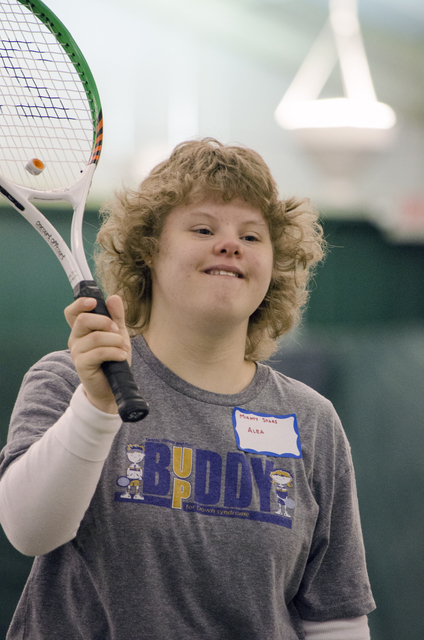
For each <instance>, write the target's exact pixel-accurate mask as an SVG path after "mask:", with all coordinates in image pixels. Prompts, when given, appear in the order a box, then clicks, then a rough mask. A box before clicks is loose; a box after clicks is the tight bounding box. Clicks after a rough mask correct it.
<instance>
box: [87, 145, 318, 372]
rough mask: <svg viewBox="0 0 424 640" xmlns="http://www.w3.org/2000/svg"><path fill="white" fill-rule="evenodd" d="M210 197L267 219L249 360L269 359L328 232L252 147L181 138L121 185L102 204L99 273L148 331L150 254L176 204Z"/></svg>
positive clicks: (131, 323)
mask: <svg viewBox="0 0 424 640" xmlns="http://www.w3.org/2000/svg"><path fill="white" fill-rule="evenodd" d="M205 197H212V198H217V197H218V198H220V199H221V200H223V201H224V202H230V201H231V200H233V199H235V198H240V199H242V200H244V201H245V202H247V203H248V204H250V205H253V206H255V207H257V208H258V209H259V210H260V211H261V212H262V215H263V217H264V219H265V220H266V222H267V223H268V227H269V233H270V237H271V242H272V246H273V251H274V268H273V273H272V278H271V283H270V286H269V289H268V292H267V294H266V296H265V298H264V300H263V301H262V303H261V304H260V305H259V307H258V308H257V309H256V311H255V312H254V313H253V314H252V315H251V316H250V319H249V326H248V332H247V340H246V350H245V358H246V359H247V360H251V361H257V360H264V359H267V358H269V357H270V356H271V354H272V353H273V352H274V351H275V350H276V348H277V339H278V338H279V337H280V336H282V335H283V334H285V333H287V332H288V331H289V330H290V329H291V328H292V327H293V326H294V325H295V324H296V323H297V322H298V321H299V319H300V314H301V310H302V308H303V307H304V305H305V303H306V301H307V298H308V283H309V281H310V278H311V275H312V273H313V269H314V267H315V265H316V264H317V263H318V262H319V261H320V260H321V259H322V258H323V255H324V250H325V240H324V238H323V232H322V227H321V225H320V223H319V221H318V214H317V211H316V209H315V208H314V206H313V205H312V204H311V203H310V201H309V200H308V199H302V200H297V199H295V198H290V199H287V200H280V199H279V196H278V188H277V185H276V182H275V180H274V179H273V177H272V175H271V172H270V170H269V168H268V166H267V165H266V163H265V162H264V160H263V159H262V157H261V156H260V155H259V154H258V153H256V152H255V151H252V150H251V149H248V148H245V147H242V146H235V145H223V144H221V143H220V142H218V141H217V140H215V139H213V138H205V139H203V140H197V141H188V142H183V143H181V144H179V145H178V146H177V147H176V148H175V149H174V151H173V152H172V154H171V156H170V157H169V158H168V159H167V160H165V161H163V162H161V163H160V164H159V165H157V166H156V167H155V168H154V169H153V170H152V171H151V173H150V174H149V175H148V176H147V177H146V178H145V179H144V180H143V181H142V182H141V184H140V186H139V188H138V189H137V190H130V189H124V190H122V191H121V192H119V193H118V194H117V196H116V198H115V200H114V201H113V202H111V203H109V204H108V205H106V206H105V207H103V209H102V211H101V213H102V215H103V223H102V226H101V228H100V231H99V233H98V236H97V242H98V245H99V248H98V250H97V252H96V256H95V260H96V267H97V275H98V277H99V279H100V280H101V282H102V285H103V288H104V289H105V292H106V293H107V294H108V295H111V294H112V293H118V294H119V295H120V296H121V297H122V299H123V301H124V306H125V310H126V320H127V324H128V327H129V329H130V331H131V332H132V334H133V335H135V334H137V333H143V331H145V330H146V329H147V327H148V324H149V320H150V312H151V304H152V276H151V271H150V268H149V266H148V264H147V262H148V261H149V258H151V257H152V256H153V255H154V254H155V253H157V252H158V251H159V244H160V236H161V233H162V229H163V226H164V223H165V220H166V218H167V216H168V214H169V213H170V212H171V211H172V209H174V208H175V207H177V206H178V205H181V204H188V203H189V202H193V201H196V200H198V199H202V198H205Z"/></svg>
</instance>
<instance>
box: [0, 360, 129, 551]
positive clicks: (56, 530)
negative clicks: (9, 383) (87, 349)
mask: <svg viewBox="0 0 424 640" xmlns="http://www.w3.org/2000/svg"><path fill="white" fill-rule="evenodd" d="M53 369H54V367H53ZM55 375H56V374H54V375H53V378H52V373H51V371H49V374H48V375H47V376H46V378H45V387H46V392H45V394H44V399H42V398H41V397H40V398H38V400H37V401H35V400H34V389H38V382H39V381H40V379H41V378H43V376H42V375H41V376H40V375H39V374H36V375H35V378H34V372H32V375H30V376H29V377H28V379H27V381H26V382H25V384H24V385H23V389H22V391H21V394H20V398H19V399H18V402H17V405H16V408H15V411H14V416H13V419H12V426H11V436H10V441H9V442H8V445H7V446H6V447H5V450H4V451H3V452H2V466H3V468H4V469H3V477H2V480H1V482H0V520H1V524H2V526H3V528H4V530H5V533H6V535H7V536H8V538H9V540H10V541H11V543H12V544H13V545H14V546H15V547H16V548H17V549H18V550H19V551H21V553H24V554H25V555H31V556H35V555H44V554H45V553H48V552H50V551H52V550H53V549H55V548H57V547H58V546H60V545H62V544H64V543H65V542H68V541H69V540H71V539H72V538H74V537H75V535H76V533H77V531H78V527H79V524H80V522H81V520H82V518H83V516H84V513H85V511H86V510H87V508H88V506H89V504H90V501H91V499H92V496H93V494H94V491H95V490H96V487H97V483H98V481H99V478H100V474H101V472H102V468H103V463H104V460H105V459H106V457H107V455H108V453H109V450H110V447H111V445H112V442H113V439H114V437H115V435H116V433H117V431H118V430H119V428H120V426H121V419H120V417H119V416H118V415H111V414H107V413H103V412H102V411H99V410H98V409H96V408H95V407H94V406H93V405H92V404H91V403H90V402H89V400H88V399H87V398H86V396H85V393H84V391H83V388H82V386H81V385H80V386H78V388H77V390H76V391H75V393H74V394H73V395H71V399H70V404H69V406H68V408H66V410H65V412H64V413H63V414H62V415H61V416H60V417H59V418H58V419H57V420H56V422H54V424H50V423H51V421H52V420H54V417H56V416H57V413H58V409H57V407H58V405H59V406H61V405H62V404H64V398H63V397H55V398H52V404H51V406H50V411H49V407H48V405H49V403H48V400H47V398H48V397H49V395H51V387H52V386H53V387H54V386H55V385H54V384H52V380H53V379H54V376H55ZM49 378H50V382H49ZM31 379H33V381H32V383H31ZM34 380H35V382H34ZM55 382H56V386H57V384H59V383H58V381H57V380H56V381H55ZM62 383H63V381H62ZM65 386H66V385H65ZM47 389H49V391H47ZM67 395H68V396H69V389H68V391H67ZM23 398H26V399H27V402H28V404H29V405H30V406H32V412H31V411H29V407H28V406H27V405H26V403H25V402H23V401H22V399H23ZM31 398H32V400H30V399H31ZM37 405H38V406H39V409H38V410H37V409H36V406H37ZM40 416H41V417H40ZM43 419H44V423H43ZM31 426H32V429H31ZM7 463H8V464H7Z"/></svg>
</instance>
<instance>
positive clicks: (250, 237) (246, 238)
mask: <svg viewBox="0 0 424 640" xmlns="http://www.w3.org/2000/svg"><path fill="white" fill-rule="evenodd" d="M243 237H244V239H245V240H247V241H248V242H257V241H258V240H259V239H258V238H257V237H256V236H249V235H248V236H243Z"/></svg>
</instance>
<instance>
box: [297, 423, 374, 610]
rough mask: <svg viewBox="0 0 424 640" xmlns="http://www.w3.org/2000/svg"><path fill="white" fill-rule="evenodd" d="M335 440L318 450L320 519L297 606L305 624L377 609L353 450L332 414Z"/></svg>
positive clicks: (328, 439) (316, 490)
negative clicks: (370, 575) (366, 551)
mask: <svg viewBox="0 0 424 640" xmlns="http://www.w3.org/2000/svg"><path fill="white" fill-rule="evenodd" d="M331 429H332V436H331V437H330V435H329V432H328V431H327V433H325V434H324V436H325V437H322V438H321V440H319V437H320V436H318V441H317V444H316V451H315V454H314V455H315V465H314V478H313V492H314V497H315V499H316V502H317V504H318V506H319V514H318V518H317V522H316V526H315V531H314V534H313V539H312V544H311V547H310V552H309V556H308V560H307V562H306V565H305V569H304V573H303V577H302V582H301V585H300V588H299V590H298V593H297V595H296V597H295V606H296V608H297V611H298V613H299V616H300V617H301V618H302V620H306V621H311V622H324V621H329V620H340V619H344V618H356V617H361V616H363V615H366V614H368V613H370V612H371V611H373V610H374V609H375V602H374V599H373V596H372V592H371V587H370V583H369V578H368V573H367V567H366V558H365V549H364V543H363V538H362V528H361V522H360V514H359V506H358V499H357V492H356V480H355V473H354V469H353V462H352V457H351V452H350V446H349V443H348V441H347V438H346V435H345V433H344V430H343V428H342V426H341V424H340V420H339V418H338V416H337V414H336V413H335V412H334V417H333V424H332V427H331Z"/></svg>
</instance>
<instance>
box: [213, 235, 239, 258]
mask: <svg viewBox="0 0 424 640" xmlns="http://www.w3.org/2000/svg"><path fill="white" fill-rule="evenodd" d="M215 253H216V254H226V255H228V256H234V255H235V256H239V255H240V254H241V253H242V245H241V242H240V240H239V238H237V237H236V236H229V235H228V236H226V237H225V238H221V239H220V240H218V242H217V243H216V245H215Z"/></svg>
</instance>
